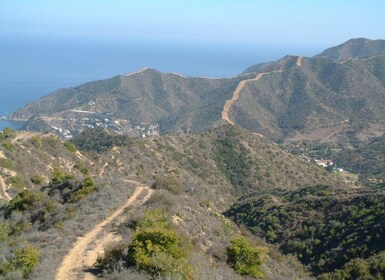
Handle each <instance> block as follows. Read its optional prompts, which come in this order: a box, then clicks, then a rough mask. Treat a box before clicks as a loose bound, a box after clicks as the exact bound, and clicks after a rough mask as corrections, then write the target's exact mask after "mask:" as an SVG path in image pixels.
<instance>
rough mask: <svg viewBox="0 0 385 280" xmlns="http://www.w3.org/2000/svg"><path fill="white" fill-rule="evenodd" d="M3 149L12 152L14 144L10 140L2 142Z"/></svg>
mask: <svg viewBox="0 0 385 280" xmlns="http://www.w3.org/2000/svg"><path fill="white" fill-rule="evenodd" d="M3 147H4V149H6V150H8V151H10V152H13V151H14V150H15V146H14V145H13V144H12V143H11V142H4V143H3Z"/></svg>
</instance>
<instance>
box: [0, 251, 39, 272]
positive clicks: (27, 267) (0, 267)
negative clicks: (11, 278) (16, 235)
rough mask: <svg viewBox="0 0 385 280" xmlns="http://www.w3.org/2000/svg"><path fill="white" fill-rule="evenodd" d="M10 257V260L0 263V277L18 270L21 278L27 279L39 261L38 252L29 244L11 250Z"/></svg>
mask: <svg viewBox="0 0 385 280" xmlns="http://www.w3.org/2000/svg"><path fill="white" fill-rule="evenodd" d="M11 255H12V258H11V259H9V260H7V261H5V262H1V263H0V275H6V274H8V273H10V272H13V271H17V270H20V271H21V272H22V273H23V277H24V278H27V277H28V276H29V274H30V273H31V272H32V269H33V268H34V267H35V266H36V265H37V264H38V263H39V261H40V250H39V249H38V248H35V247H33V246H32V245H30V244H23V245H19V244H18V245H17V247H16V248H12V254H11Z"/></svg>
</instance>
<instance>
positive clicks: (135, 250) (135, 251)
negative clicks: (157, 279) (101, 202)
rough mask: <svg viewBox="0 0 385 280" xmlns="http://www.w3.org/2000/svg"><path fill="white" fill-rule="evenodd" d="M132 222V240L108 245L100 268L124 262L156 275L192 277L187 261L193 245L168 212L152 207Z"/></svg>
mask: <svg viewBox="0 0 385 280" xmlns="http://www.w3.org/2000/svg"><path fill="white" fill-rule="evenodd" d="M132 224H133V226H134V228H135V229H136V232H135V234H134V236H133V238H132V242H131V243H130V244H129V245H125V244H124V243H119V244H117V245H115V246H113V247H111V248H107V250H106V253H105V256H104V257H103V258H98V260H97V267H98V268H99V269H101V270H107V271H114V270H119V269H121V266H120V265H121V264H124V266H126V267H136V268H139V269H141V270H143V271H146V272H147V273H149V274H151V275H153V276H170V277H173V276H175V277H177V278H176V279H191V268H190V266H189V265H188V263H187V255H188V253H189V244H188V243H187V242H186V239H185V238H184V237H183V236H181V235H179V234H178V233H177V232H175V231H174V229H173V228H172V227H171V223H170V221H169V219H168V216H167V214H166V212H164V211H163V210H161V209H153V210H148V211H146V212H145V214H144V215H143V216H142V217H141V218H140V219H138V220H137V221H134V222H133V223H132ZM172 279H174V278H172Z"/></svg>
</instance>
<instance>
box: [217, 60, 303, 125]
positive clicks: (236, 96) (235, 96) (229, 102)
mask: <svg viewBox="0 0 385 280" xmlns="http://www.w3.org/2000/svg"><path fill="white" fill-rule="evenodd" d="M302 58H303V57H302V56H299V57H298V58H297V63H296V66H293V67H291V68H294V67H300V66H302ZM291 68H290V69H291ZM282 72H283V70H274V71H270V72H263V73H259V74H258V75H257V76H256V77H255V78H253V79H247V80H243V81H241V82H240V83H239V84H238V86H237V88H236V89H235V91H234V93H233V96H232V97H231V99H229V100H227V101H226V102H225V106H224V107H223V111H222V120H224V121H226V122H228V123H229V124H231V125H235V122H234V121H232V120H230V116H229V112H230V108H231V106H232V105H233V104H234V103H235V102H236V101H237V100H238V99H239V94H240V93H241V91H242V90H243V89H244V88H245V86H246V84H247V83H248V82H252V81H254V82H256V81H258V80H259V79H261V78H262V76H263V75H268V74H272V73H282Z"/></svg>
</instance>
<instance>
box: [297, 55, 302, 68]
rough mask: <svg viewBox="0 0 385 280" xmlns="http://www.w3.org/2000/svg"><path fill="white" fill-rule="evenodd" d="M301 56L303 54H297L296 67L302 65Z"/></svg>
mask: <svg viewBox="0 0 385 280" xmlns="http://www.w3.org/2000/svg"><path fill="white" fill-rule="evenodd" d="M302 58H303V56H299V57H298V58H297V66H298V67H301V66H302Z"/></svg>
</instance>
